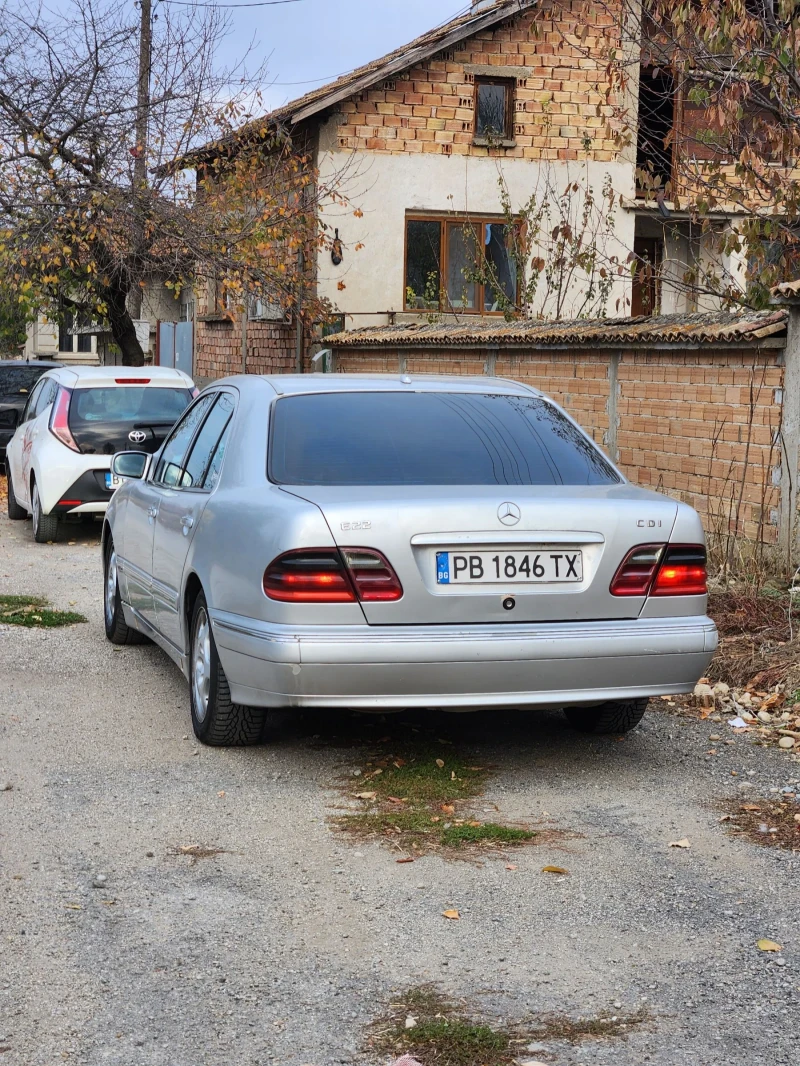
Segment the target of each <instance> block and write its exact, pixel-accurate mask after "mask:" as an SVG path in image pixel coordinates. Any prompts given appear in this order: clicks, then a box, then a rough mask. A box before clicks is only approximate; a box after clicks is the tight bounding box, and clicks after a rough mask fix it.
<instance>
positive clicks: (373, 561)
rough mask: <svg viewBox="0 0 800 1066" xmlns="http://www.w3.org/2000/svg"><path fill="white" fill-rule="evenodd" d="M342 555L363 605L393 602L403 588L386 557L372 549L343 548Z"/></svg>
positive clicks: (399, 595)
mask: <svg viewBox="0 0 800 1066" xmlns="http://www.w3.org/2000/svg"><path fill="white" fill-rule="evenodd" d="M342 555H343V556H344V561H345V563H346V565H347V569H348V570H349V571H350V577H351V578H352V579H353V584H354V585H355V587H356V594H357V595H358V598H359V599H360V600H361V601H362V603H376V602H384V603H386V602H392V601H394V600H399V599H400V597H401V596H402V595H403V586H402V585H401V584H400V579H399V578H398V576H397V574H396V573H395V572H394V570H393V569H392V567H391V565H390V564H389V562H388V560H387V559H386V557H385V556H383V555H381V553H380V552H376V551H373V550H372V549H371V548H342Z"/></svg>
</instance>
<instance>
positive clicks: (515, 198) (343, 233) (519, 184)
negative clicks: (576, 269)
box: [318, 127, 635, 329]
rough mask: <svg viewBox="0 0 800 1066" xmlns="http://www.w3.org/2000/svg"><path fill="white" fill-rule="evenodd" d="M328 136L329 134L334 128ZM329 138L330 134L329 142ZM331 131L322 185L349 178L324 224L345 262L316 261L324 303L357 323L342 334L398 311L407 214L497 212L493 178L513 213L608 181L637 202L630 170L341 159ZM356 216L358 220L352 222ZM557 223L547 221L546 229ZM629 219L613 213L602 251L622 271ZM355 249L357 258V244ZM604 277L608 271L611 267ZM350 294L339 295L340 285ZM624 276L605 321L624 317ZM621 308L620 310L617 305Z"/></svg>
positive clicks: (484, 160) (356, 155)
mask: <svg viewBox="0 0 800 1066" xmlns="http://www.w3.org/2000/svg"><path fill="white" fill-rule="evenodd" d="M333 132H335V127H334V130H333ZM326 133H327V136H326ZM330 133H331V131H330V129H328V130H327V131H326V130H323V137H322V140H321V144H322V149H321V151H320V155H319V169H320V179H321V184H322V185H323V186H325V185H328V184H330V183H332V182H334V181H335V180H336V178H337V175H342V174H345V175H346V176H345V178H344V180H343V181H342V192H343V193H344V194H345V195H346V196H347V197H348V198H349V203H348V205H347V206H346V207H345V206H337V205H333V204H328V205H326V206H325V211H324V214H323V217H324V219H325V221H326V222H327V224H328V225H329V226H330V227H331V235H332V231H333V228H334V227H338V228H339V236H340V238H341V240H342V241H343V243H344V261H343V262H342V264H341V265H340V266H338V267H335V266H333V264H332V262H331V257H330V253H329V252H328V251H325V250H322V251H321V252H320V254H319V261H318V281H319V291H320V295H322V296H327V297H328V298H329V299H330V300H331V301H332V302H333V303H334V304H335V305H336V306H337V307H338V308H339V309H340V310H341V311H342V312H345V313H348V314H353V315H354V316H355V317H353V318H348V319H347V320H346V326H347V328H348V329H352V328H356V327H362V326H365V325H384V324H386V321H387V318H386V312H388V311H395V312H402V311H403V302H404V287H405V278H404V252H405V219H406V213H407V212H413V211H430V212H440V213H442V214H450V213H452V214H454V216H455V217H456V218H459V217H463V216H464V215H465V214H467V213H468V214H471V215H474V216H477V215H481V214H484V213H485V214H490V215H493V214H494V215H500V214H502V203H501V196H500V190H499V186H498V179H499V176H500V173H501V172H502V175H503V177H504V179H505V182H506V184H507V187H508V190H509V193H510V196H511V203H512V207H513V208H514V209H515V210H516V209H518V208H519V207H521V206H522V205H524V204H525V203H526V202H527V201H528V199H529V198H530V196H531V194H532V193H534V192H536V193H537V195H538V196H539V197H540V198H541V196H542V195H543V194H544V193H545V191H546V188H547V186H548V185H549V186H550V187H551V188H552V189H553V190H555V192H556V194H557V195H560V194H562V193H563V191H564V189H565V188H566V187H567V185H568V184H569V183H570V182H578V183H579V185H580V186H581V188H584V187H585V186H586V184H587V182H588V184H589V185H591V186H592V187H593V190H594V195H595V197H596V198H598V199H600V197H601V190H602V187H603V182H604V179H605V177H606V175H610V177H611V181H612V185H613V188H614V189H615V191H616V193H617V196H619V194H620V193H623V194H624V195H625V196H628V197H632V196H633V192H634V190H633V180H634V171H633V167H632V165H631V164H630V163H629V162H628V163H618V162H617V163H608V162H602V163H595V162H591V161H589V162H570V163H567V162H561V161H550V162H543V163H539V162H534V161H530V160H524V159H508V158H500V159H498V158H488V157H480V156H458V155H453V156H445V155H439V154H433V153H431V154H414V155H411V154H397V155H389V154H385V153H379V152H352V153H351V152H339V151H330V150H326V144H327V145H329V144H330ZM582 202H583V199H582V194H581V193H579V194H577V196H576V199H575V205H574V208H573V213H574V215H575V217H576V219H577V218H579V214H580V207H581V205H582ZM356 209H360V210H361V211H362V212H363V217H361V218H358V217H356V216H355V215H354V213H353V212H354V210H356ZM557 221H558V214H557V212H556V211H554V212H553V214H552V223H551V225H552V226H555V224H556V222H557ZM634 225H635V218H634V215H633V214H632V213H631V212H630V211H625V210H623V209H622V208H620V207H618V206H615V209H614V228H615V235H614V237H613V238H612V239H611V240H610V241H606V242H605V243H604V248H603V251H604V253H605V255H606V256H608V257H611V256H614V255H616V256H618V258H619V259H620V262H621V263H622V265H623V266H624V265H625V259H626V257H627V255H628V252H629V250H630V249H631V248H632V247H633V233H634ZM359 243H360V244H363V246H364V247H363V249H362V250H361V251H355V246H356V245H357V244H359ZM609 270H610V272H612V273H613V270H611V268H610V267H609ZM340 283H343V284H344V285H345V286H346V288H345V289H344V290H341V289H340V288H339V284H340ZM585 288H586V279H585V277H576V278H575V281H574V284H573V286H572V289H571V290H570V298H569V300H568V301H567V303H566V306H565V311H564V313H565V315H567V316H568V315H569V314H572V313H574V312H575V310H576V308H578V307H580V305H581V304H582V303H583V297H584V292H585ZM629 299H630V274H629V271H628V270H627V269H625V270H624V271H623V276H622V277H621V278H620V277H616V278H615V281H614V286H613V291H612V294H611V297H610V299H609V300H608V305H607V309H606V313H607V314H608V315H610V316H615V315H620V314H626V313H628V305H627V304H626V303H625V301H626V300H629ZM618 301H619V302H618ZM532 310H533V312H534V313H539V312H540V311H544V312H545V313H551V308H550V307H542V306H541V301H540V299H539V300H538V302H537V303H534V306H533V308H532Z"/></svg>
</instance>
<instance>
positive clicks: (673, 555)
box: [610, 544, 708, 596]
mask: <svg viewBox="0 0 800 1066" xmlns="http://www.w3.org/2000/svg"><path fill="white" fill-rule="evenodd" d="M610 591H611V595H612V596H648V595H649V596H704V595H705V594H706V593H707V592H708V573H707V569H706V549H705V547H704V546H703V545H702V544H639V545H638V546H637V547H636V548H632V549H631V551H629V552H628V554H627V555H626V556H625V558H624V559H623V560H622V564H621V565H620V567H619V569H618V570H617V572H616V574H615V575H614V580H613V581H612V582H611V589H610Z"/></svg>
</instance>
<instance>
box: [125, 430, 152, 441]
mask: <svg viewBox="0 0 800 1066" xmlns="http://www.w3.org/2000/svg"><path fill="white" fill-rule="evenodd" d="M128 440H129V441H130V442H131V444H143V443H144V441H146V440H147V434H146V433H145V432H144V430H143V429H132V430H131V431H130V433H129V434H128Z"/></svg>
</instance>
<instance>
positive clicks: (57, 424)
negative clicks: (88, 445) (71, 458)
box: [50, 385, 80, 452]
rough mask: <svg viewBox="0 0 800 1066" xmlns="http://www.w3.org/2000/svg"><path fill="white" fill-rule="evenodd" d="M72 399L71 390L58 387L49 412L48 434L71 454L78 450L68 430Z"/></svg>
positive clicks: (61, 386)
mask: <svg viewBox="0 0 800 1066" xmlns="http://www.w3.org/2000/svg"><path fill="white" fill-rule="evenodd" d="M71 399H72V390H71V389H65V388H64V386H63V385H59V387H58V393H57V394H56V398H55V402H54V403H53V409H52V411H51V412H50V432H51V433H52V434H53V436H54V437H57V438H58V439H59V440H60V441H61V443H62V444H66V446H67V447H68V448H71V449H72V451H73V452H79V451H80V448H79V447H78V445H77V444H76V443H75V438H74V437H73V436H72V431H71V430H70V428H69V402H70V400H71Z"/></svg>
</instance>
